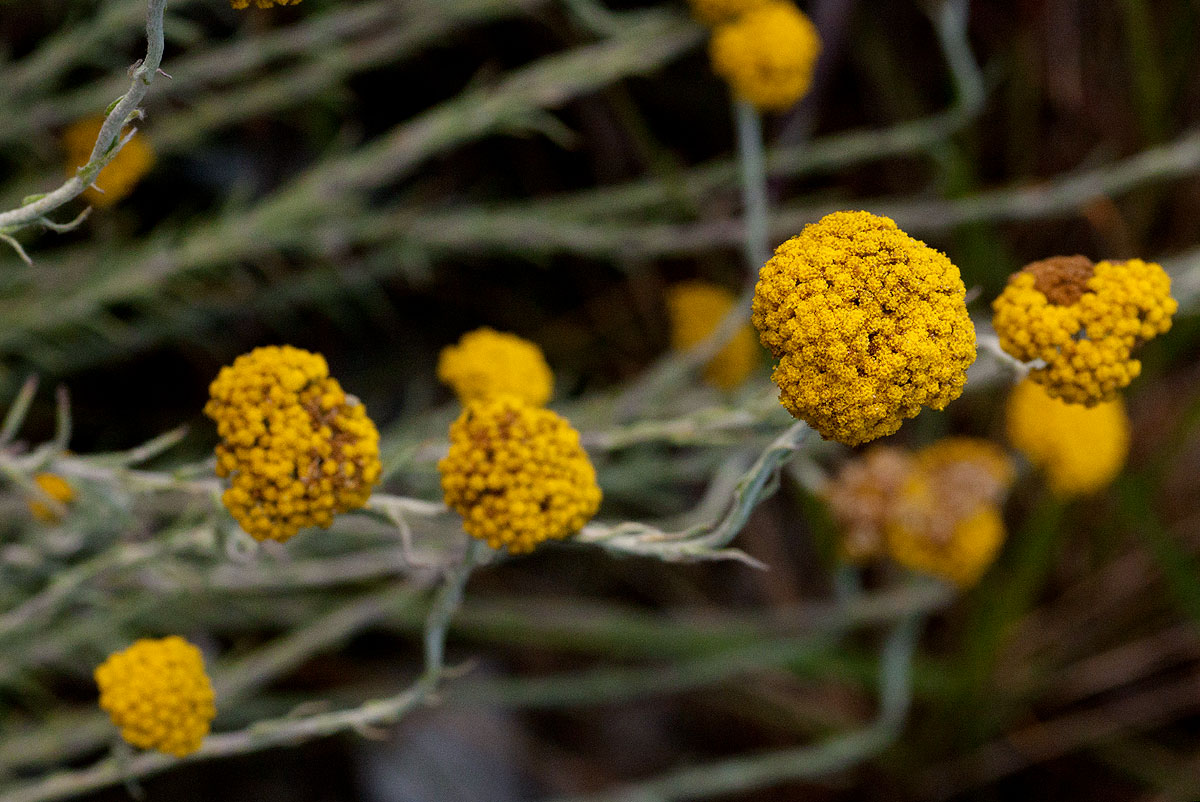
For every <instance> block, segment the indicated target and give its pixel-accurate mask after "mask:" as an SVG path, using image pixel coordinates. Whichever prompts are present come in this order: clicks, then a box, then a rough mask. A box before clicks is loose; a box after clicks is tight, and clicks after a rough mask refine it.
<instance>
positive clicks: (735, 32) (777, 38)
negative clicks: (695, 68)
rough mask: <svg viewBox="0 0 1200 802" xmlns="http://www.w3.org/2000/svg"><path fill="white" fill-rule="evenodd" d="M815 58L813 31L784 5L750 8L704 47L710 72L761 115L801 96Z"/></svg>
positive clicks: (778, 1)
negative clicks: (709, 62) (707, 49)
mask: <svg viewBox="0 0 1200 802" xmlns="http://www.w3.org/2000/svg"><path fill="white" fill-rule="evenodd" d="M820 52H821V39H820V37H819V36H818V35H817V29H816V26H814V25H813V24H812V21H811V20H810V19H809V18H808V17H806V16H805V15H804V13H803V12H802V11H800V9H798V8H796V7H795V6H794V5H792V3H790V2H788V0H769V2H765V3H758V4H755V5H754V7H753V8H751V9H748V10H747V11H746V12H745V13H744V14H742V15H741V16H739V17H737V18H736V19H734V20H732V21H730V22H726V23H724V24H721V25H719V26H718V27H717V28H716V30H714V31H713V36H712V41H711V42H710V43H709V55H710V57H711V59H712V66H713V72H715V73H716V74H717V75H719V76H721V77H722V78H724V79H725V80H726V81H727V82H728V83H729V85H730V87H732V89H733V93H734V95H736V96H737V97H739V98H741V99H742V100H745V101H747V102H749V103H750V104H752V105H754V106H755V107H757V108H759V109H761V110H764V111H782V110H784V109H787V108H789V107H790V106H792V105H794V104H795V103H796V101H798V100H799V99H800V98H802V97H803V96H804V94H805V93H806V92H807V91H808V87H809V85H811V84H812V76H813V67H814V66H815V65H816V63H817V56H818V54H819V53H820Z"/></svg>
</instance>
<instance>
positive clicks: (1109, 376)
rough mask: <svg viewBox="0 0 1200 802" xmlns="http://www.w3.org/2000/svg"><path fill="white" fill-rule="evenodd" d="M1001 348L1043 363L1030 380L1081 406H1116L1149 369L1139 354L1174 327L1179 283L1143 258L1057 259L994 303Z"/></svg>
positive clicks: (1026, 274) (1013, 282) (1024, 272)
mask: <svg viewBox="0 0 1200 802" xmlns="http://www.w3.org/2000/svg"><path fill="white" fill-rule="evenodd" d="M992 307H993V309H994V311H995V316H994V318H993V325H994V326H995V328H996V334H997V335H998V336H999V338H1000V346H1001V347H1002V348H1003V349H1004V350H1005V351H1007V352H1008V353H1010V354H1012V355H1013V356H1014V357H1016V358H1017V359H1019V360H1022V361H1025V362H1034V361H1035V360H1041V362H1042V363H1044V364H1043V365H1040V366H1038V367H1035V369H1034V370H1033V371H1032V372H1031V373H1030V377H1031V378H1032V379H1033V380H1034V381H1035V382H1037V383H1038V384H1041V385H1042V386H1043V387H1045V388H1046V391H1047V392H1049V393H1050V394H1051V395H1052V396H1054V397H1056V398H1061V399H1063V400H1064V401H1069V402H1071V403H1075V404H1087V405H1089V406H1090V405H1093V404H1098V403H1100V402H1102V401H1111V400H1113V398H1115V397H1116V394H1117V392H1118V391H1119V390H1120V389H1121V388H1123V387H1126V386H1127V385H1128V384H1129V383H1130V382H1131V381H1133V379H1135V378H1136V377H1137V375H1138V374H1139V373H1140V372H1141V369H1142V363H1141V362H1139V361H1138V360H1136V359H1134V358H1133V357H1132V356H1131V354H1132V352H1133V349H1134V348H1136V347H1137V346H1138V345H1140V344H1141V343H1143V342H1145V341H1146V340H1149V339H1151V338H1152V337H1154V336H1156V335H1158V334H1162V333H1164V332H1166V331H1167V330H1168V329H1170V328H1171V316H1172V315H1173V314H1175V311H1176V309H1177V308H1178V304H1177V303H1176V302H1175V300H1174V299H1173V298H1171V279H1170V277H1169V276H1168V275H1167V274H1166V271H1164V270H1163V269H1162V268H1161V267H1160V266H1158V265H1156V264H1154V263H1152V262H1143V261H1142V260H1140V259H1131V260H1130V261H1128V262H1100V263H1098V264H1095V265H1093V264H1092V262H1091V261H1090V260H1089V259H1088V258H1087V257H1084V256H1056V257H1053V258H1050V259H1044V260H1042V261H1040V262H1034V263H1032V264H1030V265H1026V266H1025V267H1024V268H1023V269H1021V270H1019V271H1018V272H1016V273H1014V274H1013V275H1012V276H1010V277H1009V280H1008V286H1007V287H1005V289H1004V292H1003V293H1001V294H1000V296H999V297H998V298H996V300H995V302H994V303H993V304H992Z"/></svg>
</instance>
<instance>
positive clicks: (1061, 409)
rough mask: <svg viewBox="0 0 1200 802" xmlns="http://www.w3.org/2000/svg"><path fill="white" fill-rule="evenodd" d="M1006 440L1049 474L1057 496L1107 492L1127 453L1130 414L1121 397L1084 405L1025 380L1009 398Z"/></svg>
mask: <svg viewBox="0 0 1200 802" xmlns="http://www.w3.org/2000/svg"><path fill="white" fill-rule="evenodd" d="M1008 439H1009V440H1010V441H1011V442H1012V444H1013V445H1014V446H1015V447H1016V448H1017V450H1018V451H1020V452H1021V453H1023V454H1024V455H1025V456H1026V458H1027V459H1028V460H1029V461H1030V463H1032V464H1033V465H1034V466H1035V467H1038V468H1040V469H1042V470H1043V471H1045V473H1046V478H1047V480H1048V481H1049V483H1050V489H1051V490H1052V491H1053V492H1054V493H1055V495H1058V496H1062V497H1064V498H1069V497H1071V496H1081V495H1088V494H1090V493H1095V492H1098V491H1100V490H1103V489H1104V488H1105V487H1107V486H1108V485H1109V484H1110V483H1111V482H1112V480H1113V479H1115V478H1116V477H1117V475H1118V474H1120V473H1121V469H1122V468H1123V467H1124V466H1125V457H1126V456H1127V455H1128V454H1129V442H1130V429H1129V416H1128V415H1127V414H1126V413H1125V404H1124V402H1123V401H1122V400H1121V397H1120V396H1117V398H1116V399H1115V400H1113V401H1109V402H1106V403H1102V404H1097V405H1095V406H1093V407H1086V406H1083V405H1081V404H1068V403H1066V402H1065V401H1061V400H1059V399H1057V398H1053V397H1051V396H1050V395H1049V394H1048V393H1047V392H1046V390H1045V388H1044V387H1042V386H1041V385H1039V384H1037V383H1035V382H1033V381H1030V380H1028V379H1027V380H1025V381H1023V382H1021V383H1020V384H1018V385H1017V386H1016V387H1015V388H1013V391H1012V395H1010V396H1009V399H1008Z"/></svg>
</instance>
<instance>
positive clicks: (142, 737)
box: [96, 635, 216, 757]
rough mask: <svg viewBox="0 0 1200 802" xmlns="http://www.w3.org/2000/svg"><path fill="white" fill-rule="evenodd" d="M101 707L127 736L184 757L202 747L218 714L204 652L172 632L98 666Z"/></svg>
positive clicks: (133, 741)
mask: <svg viewBox="0 0 1200 802" xmlns="http://www.w3.org/2000/svg"><path fill="white" fill-rule="evenodd" d="M96 684H97V685H99V686H100V707H101V708H102V709H104V710H105V711H107V712H108V715H109V716H110V717H111V718H112V720H113V724H116V725H117V727H118V728H119V729H120V730H121V737H122V738H124V739H125V740H126V741H128V742H129V743H131V744H133V745H134V746H136V747H139V748H141V749H157V750H158V751H160V752H166V753H167V754H169V755H174V756H176V757H183V756H185V755H190V754H191V753H192V752H195V751H196V750H197V749H199V748H200V744H201V742H203V740H204V736H205V735H207V734H208V728H209V725H210V724H211V723H212V720H213V717H214V716H216V709H215V708H214V707H213V690H212V685H211V683H210V682H209V680H208V675H207V674H206V673H204V660H203V658H202V657H201V656H200V650H199V649H197V648H196V647H195V646H193V645H192V644H190V643H188V642H187V641H186V640H184V639H183V638H180V637H178V636H176V635H172V636H170V637H167V638H162V639H158V640H154V639H143V640H139V641H137V642H136V643H134V644H133V645H132V646H130V647H129V648H128V649H125V650H124V651H120V652H115V653H113V654H111V655H109V656H108V659H107V660H105V661H104V662H103V663H101V664H100V666H98V667H97V668H96Z"/></svg>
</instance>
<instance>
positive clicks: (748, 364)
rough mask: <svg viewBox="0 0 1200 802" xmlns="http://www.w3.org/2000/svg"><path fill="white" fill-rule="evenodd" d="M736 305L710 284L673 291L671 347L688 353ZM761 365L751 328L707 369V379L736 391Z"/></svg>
mask: <svg viewBox="0 0 1200 802" xmlns="http://www.w3.org/2000/svg"><path fill="white" fill-rule="evenodd" d="M735 303H737V297H736V296H735V295H734V294H733V293H731V292H730V291H729V290H727V289H725V288H724V287H720V286H717V285H716V284H710V283H708V282H706V281H684V282H680V283H679V284H676V285H674V286H672V287H671V288H669V289H668V290H667V317H668V319H669V320H670V323H671V347H672V348H676V349H678V350H684V349H687V348H691V347H692V346H693V345H696V344H698V343H700V342H702V341H704V339H705V338H707V337H708V335H710V334H712V332H713V329H715V328H716V327H717V326H718V325H720V323H721V321H722V320H724V319H725V315H726V314H728V313H729V310H730V309H732V308H733V306H734V304H735ZM757 364H758V343H757V342H755V337H754V329H753V328H752V327H751V326H750V325H749V324H747V325H745V326H743V327H742V328H740V329H738V331H737V334H735V335H734V336H733V338H732V339H731V340H730V341H729V342H727V343H726V344H725V347H724V348H722V349H721V350H720V351H718V352H717V355H716V356H714V357H713V358H712V359H711V360H709V362H708V364H707V365H705V367H704V378H705V380H706V381H708V383H709V384H712V385H714V386H716V387H719V388H721V389H722V390H732V389H733V388H735V387H737V386H738V385H739V384H741V383H742V382H744V381H745V380H746V378H747V377H748V376H749V375H750V374H751V373H753V372H754V368H755V367H756V366H757Z"/></svg>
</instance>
